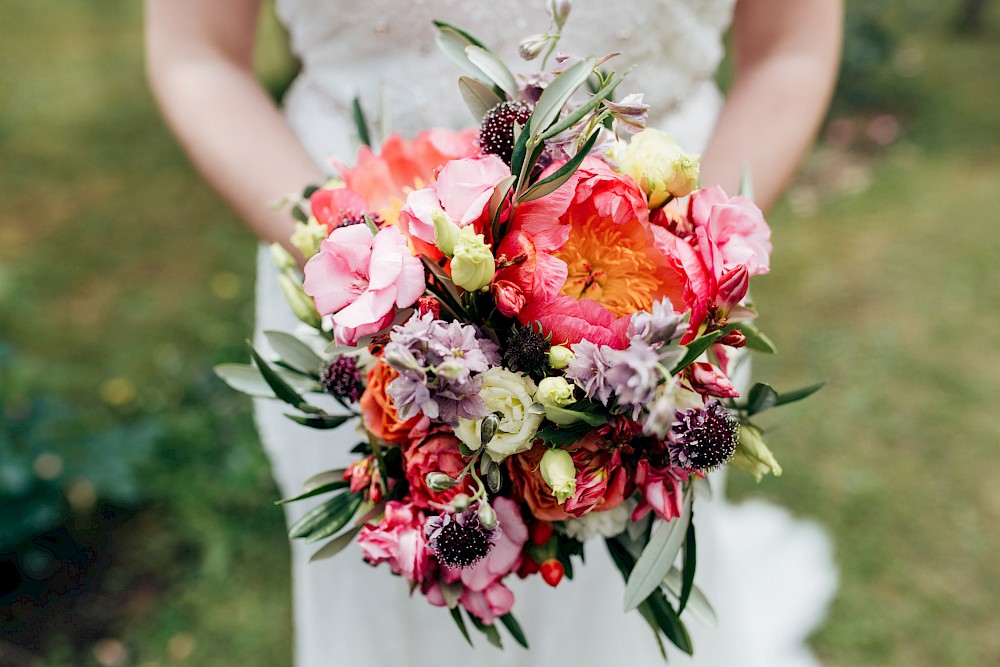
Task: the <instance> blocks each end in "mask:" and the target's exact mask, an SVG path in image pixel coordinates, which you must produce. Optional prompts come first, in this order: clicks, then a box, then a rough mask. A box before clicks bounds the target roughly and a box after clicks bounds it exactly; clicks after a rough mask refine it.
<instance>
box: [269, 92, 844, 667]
mask: <svg viewBox="0 0 1000 667" xmlns="http://www.w3.org/2000/svg"><path fill="white" fill-rule="evenodd" d="M297 97H298V100H297V101H296V100H295V99H294V98H293V100H292V101H293V104H292V106H291V107H289V108H287V110H286V113H287V114H288V117H289V121H290V123H291V125H292V127H293V128H295V129H296V131H297V132H299V133H300V136H308V133H309V129H310V125H312V124H313V123H314V122H319V121H318V120H316V121H314V120H313V119H314V118H315V117H314V116H313V115H312V114H311V113H310V112H309V111H308V110H309V109H310V100H309V99H308V98H307V97H306V98H305V99H303V98H304V96H303V95H302V94H300V95H298V96H297ZM720 105H721V97H720V96H719V94H718V91H717V90H716V89H715V87H714V86H713V85H711V84H706V85H705V86H703V87H702V88H701V89H700V90H699V91H698V92H697V93H696V94H693V95H692V96H691V98H690V99H689V102H688V104H686V105H685V106H684V108H682V109H681V110H680V111H678V112H677V113H676V114H675V115H673V116H671V117H669V118H665V119H662V120H661V121H660V122H658V123H657V125H658V126H659V127H661V128H664V129H668V130H671V131H673V132H674V133H675V134H677V135H678V136H679V138H681V140H682V142H683V143H684V144H685V145H687V146H692V147H697V146H704V145H705V143H706V142H707V138H708V135H709V133H710V132H711V128H712V126H713V125H714V122H715V118H716V116H717V113H718V110H719V108H720ZM299 109H300V110H301V111H299ZM328 120H329V119H328ZM342 127H345V128H347V127H349V125H348V124H347V123H346V121H345V122H344V123H343V124H342ZM346 137H347V134H346V132H345V134H344V140H343V143H344V145H343V146H342V147H335V148H339V149H340V152H339V156H345V155H348V153H347V148H348V146H347V138H346ZM316 157H317V160H320V158H321V157H322V156H320V155H317V156H316ZM275 275H276V274H275V270H274V268H273V266H272V264H271V261H270V257H269V254H268V253H267V251H266V249H265V248H263V247H262V248H261V250H260V253H259V255H258V280H257V335H256V342H257V344H258V345H259V346H260V348H259V349H263V350H265V351H266V350H267V349H268V348H267V345H266V342H265V341H264V340H263V339H262V337H261V332H262V331H264V330H268V329H277V330H285V331H291V330H294V329H295V328H296V327H297V326H298V322H297V321H296V320H295V319H294V317H293V316H292V314H291V312H290V311H289V308H288V306H287V305H286V304H285V302H284V299H283V297H282V295H281V292H280V289H279V288H278V285H277V281H276V278H275ZM282 413H283V406H282V405H281V404H278V403H276V402H274V401H266V400H258V401H257V403H256V420H257V426H258V431H259V434H260V438H261V441H262V442H263V444H264V447H265V449H266V451H267V454H268V456H269V457H270V460H271V462H272V466H273V473H274V477H275V480H276V481H277V483H278V486H279V487H280V489H281V491H282V493H283V494H284V495H285V496H291V495H295V494H296V493H298V492H299V491H300V490H301V485H302V482H303V481H304V480H305V479H307V478H308V477H309V476H311V475H313V474H315V473H317V472H320V471H323V470H328V469H332V468H339V467H342V466H344V465H346V464H348V463H349V462H350V461H351V460H352V455H351V454H349V450H350V448H351V447H352V446H353V445H354V444H355V443H357V442H359V438H358V434H357V432H356V430H355V428H356V427H355V426H350V425H345V426H343V427H341V428H339V429H337V430H333V431H317V430H311V429H308V428H305V427H302V426H299V425H298V424H295V423H293V422H292V421H290V420H288V419H287V418H286V417H284V416H283V414H282ZM722 482H723V480H722V479H720V478H717V479H715V480H714V486H715V487H716V489H715V491H716V492H715V496H714V498H713V499H711V500H704V499H702V500H699V501H698V502H697V503H696V507H695V516H696V526H697V530H698V547H699V548H698V551H699V568H698V574H697V578H696V583H697V584H698V585H699V586H700V587H701V588H702V589H703V590H704V591H705V592H706V594H707V595H708V598H709V600H710V601H711V603H712V604H713V605H714V607H715V609H716V612H717V615H718V618H719V623H718V626H717V627H714V628H710V627H706V626H704V625H701V624H700V623H698V622H697V621H695V620H691V619H688V627H689V630H690V631H691V634H692V638H693V641H694V645H695V657H694V658H687V657H686V656H684V655H682V654H681V653H680V652H679V651H677V650H676V649H673V648H672V647H668V651H669V652H670V663H671V664H674V665H697V666H700V667H708V666H717V667H808V666H811V665H817V664H818V662H817V660H816V659H815V657H814V656H813V655H812V654H811V652H810V650H809V649H808V647H807V645H806V643H805V640H806V638H807V637H808V635H809V633H810V632H811V631H812V630H813V629H814V628H815V627H816V626H817V624H818V623H819V622H820V621H821V619H822V617H823V615H824V612H825V609H826V606H827V604H828V602H829V600H830V598H831V596H832V594H833V591H834V590H835V587H836V579H837V576H836V569H835V567H834V565H833V560H832V555H831V554H832V550H831V545H830V542H829V540H828V538H827V536H826V534H825V533H824V532H823V531H822V530H821V529H820V528H819V527H818V526H816V525H815V524H813V523H810V522H806V521H801V520H797V519H794V518H793V517H792V516H791V515H790V514H789V512H788V511H787V510H785V509H782V508H779V507H776V506H774V505H771V504H768V503H764V502H760V501H753V502H748V503H743V504H741V505H732V504H729V503H728V502H726V501H725V499H724V497H723V495H724V494H723V493H722V492H721V487H722ZM312 505H313V503H312V502H310V501H305V502H301V503H293V504H291V505H287V506H286V512H287V518H288V520H289V521H294V520H295V519H296V518H297V517H298V516H300V515H301V514H302V513H303V512H305V511H306V510H307V509H309V507H311V506H312ZM275 546H276V548H284V546H283V545H275ZM316 548H317V546H316V545H305V544H303V543H302V542H300V541H294V542H293V543H292V547H291V549H292V568H293V572H292V577H293V595H294V610H295V619H294V622H295V656H296V657H295V664H296V665H297V666H298V667H331V666H339V665H344V666H345V667H347V666H350V667H368V666H372V667H374V666H378V667H385V666H386V665H393V666H396V665H400V666H403V665H405V666H408V667H425V666H426V667H431V666H432V665H433V666H435V667H439V666H440V665H477V666H478V667H502V666H510V667H514V666H517V667H533V666H536V665H537V666H539V667H541V666H543V665H544V666H545V667H551V666H552V665H580V666H581V667H589V666H591V665H594V666H597V665H601V666H617V665H628V666H629V667H645V666H647V665H648V666H650V667H652V666H657V665H662V664H663V659H662V657H661V656H660V654H659V650H658V648H657V646H656V642H655V640H654V639H653V636H652V633H651V630H650V629H649V627H648V626H647V625H646V623H645V622H644V621H643V619H642V618H641V617H640V616H639V615H638V614H637V613H635V612H631V613H628V614H625V613H623V611H622V595H623V592H624V584H623V582H622V577H621V575H620V573H619V572H618V570H617V569H616V568H615V566H614V565H613V563H612V561H611V559H610V557H609V555H608V553H607V550H606V548H605V546H604V544H603V542H602V541H600V540H595V541H594V542H592V543H589V544H588V545H587V548H586V565H585V566H582V567H578V568H577V571H576V577H575V578H574V579H573V580H566V579H564V580H563V582H562V583H560V584H559V586H558V587H557V588H555V589H552V588H549V587H548V586H546V585H545V584H544V583H543V582H542V581H541V580H540V579H539V578H537V577H532V578H530V579H529V580H527V581H524V582H522V581H519V580H517V578H516V577H511V579H510V583H511V588H512V589H513V591H514V593H515V596H516V603H515V607H514V613H515V615H516V616H517V617H518V619H519V620H520V622H521V624H522V626H523V627H524V629H525V631H526V633H527V635H528V639H529V642H530V644H531V650H530V651H524V650H523V649H521V648H520V647H519V646H517V645H516V644H515V643H514V642H513V641H512V640H509V639H508V641H507V642H506V644H507V648H506V650H505V651H503V652H501V651H498V650H496V649H494V648H493V647H491V646H489V645H487V644H486V642H485V640H484V639H481V638H480V639H479V641H478V642H477V644H478V647H477V648H476V649H475V650H473V649H470V648H469V647H468V646H467V645H466V644H465V642H464V640H463V639H462V638H461V636H460V635H459V633H458V631H457V629H456V628H454V627H453V623H452V620H451V618H450V617H449V614H448V612H447V610H445V609H441V608H437V607H432V606H431V605H429V604H428V603H427V602H426V601H425V600H423V599H421V596H420V595H419V594H417V595H414V596H412V597H411V596H409V594H408V586H407V584H406V582H405V581H403V580H402V579H400V578H398V577H394V576H392V575H391V574H390V572H389V571H388V570H387V569H386V568H385V567H371V566H369V565H367V564H366V563H364V562H363V561H362V559H361V554H360V552H359V550H357V549H356V548H349V549H347V550H345V551H344V552H342V553H341V554H339V555H338V556H337V557H335V558H333V559H329V560H324V561H320V562H317V563H312V564H310V563H309V562H308V561H309V556H310V554H311V552H312V551H313V550H315V549H316ZM276 622H281V621H280V619H279V620H276ZM474 634H475V633H474ZM501 634H503V631H501ZM474 639H477V638H476V637H474Z"/></svg>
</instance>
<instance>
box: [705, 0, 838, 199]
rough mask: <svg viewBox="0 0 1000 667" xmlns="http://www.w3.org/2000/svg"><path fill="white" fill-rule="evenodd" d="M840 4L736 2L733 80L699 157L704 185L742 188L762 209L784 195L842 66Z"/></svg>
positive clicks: (824, 0)
mask: <svg viewBox="0 0 1000 667" xmlns="http://www.w3.org/2000/svg"><path fill="white" fill-rule="evenodd" d="M842 30H843V0H738V2H737V4H736V14H735V16H734V19H733V45H734V49H735V52H734V56H735V65H736V76H735V79H734V81H733V86H732V88H731V89H730V91H729V96H728V99H727V101H726V105H725V107H723V110H722V115H721V116H720V117H719V123H718V125H717V126H716V128H715V132H714V134H713V135H712V139H711V141H710V142H709V145H708V149H707V150H706V151H705V155H704V156H703V159H702V178H701V182H702V184H703V185H714V184H720V185H722V186H723V188H725V190H726V191H727V192H729V193H735V192H736V190H737V189H738V188H739V182H740V176H741V171H742V167H743V165H744V164H746V165H749V167H750V173H751V176H752V177H753V185H754V198H755V200H756V202H757V205H758V206H760V207H761V208H762V209H767V208H768V207H769V206H771V205H772V204H773V203H774V202H775V200H776V199H777V198H778V197H779V195H780V194H781V192H782V190H783V189H784V187H785V185H786V184H787V183H788V180H789V179H790V178H791V177H792V175H793V174H794V173H795V170H796V168H797V167H798V165H799V162H801V160H802V158H803V156H804V155H805V153H806V151H807V150H808V149H809V146H810V145H811V143H812V140H813V137H814V136H815V134H816V130H817V129H818V128H819V124H820V122H821V121H822V120H823V115H824V114H825V113H826V109H827V106H828V105H829V103H830V96H831V94H832V92H833V84H834V82H835V80H836V75H837V65H838V63H839V61H840V43H841V33H842Z"/></svg>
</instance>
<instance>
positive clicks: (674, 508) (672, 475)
mask: <svg viewBox="0 0 1000 667" xmlns="http://www.w3.org/2000/svg"><path fill="white" fill-rule="evenodd" d="M689 474H690V473H689V472H688V471H686V470H684V469H682V468H654V467H653V466H651V465H650V464H649V461H647V460H646V459H642V460H640V461H639V463H638V465H637V466H636V470H635V485H636V487H637V488H638V489H639V494H640V495H639V504H638V505H636V507H635V509H634V510H632V521H639V520H640V519H642V518H643V517H644V516H646V515H647V514H649V511H650V510H653V512H655V513H656V515H657V516H658V517H660V518H661V519H663V520H664V521H672V520H673V519H676V518H677V517H679V516H680V515H681V507H682V505H683V503H684V482H686V481H687V478H688V476H689Z"/></svg>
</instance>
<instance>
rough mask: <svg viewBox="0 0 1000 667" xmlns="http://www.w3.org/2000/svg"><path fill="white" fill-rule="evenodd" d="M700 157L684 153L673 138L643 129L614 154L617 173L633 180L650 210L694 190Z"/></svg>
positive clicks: (656, 131) (649, 129)
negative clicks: (617, 168) (646, 199)
mask: <svg viewBox="0 0 1000 667" xmlns="http://www.w3.org/2000/svg"><path fill="white" fill-rule="evenodd" d="M700 157H701V156H700V155H696V154H694V153H685V152H684V151H683V150H682V149H681V147H680V146H678V145H677V142H676V141H674V138H673V136H671V135H670V134H669V133H667V132H661V131H660V130H655V129H652V128H647V129H645V130H643V131H642V132H639V133H637V134H636V135H635V136H633V137H632V140H631V141H630V142H629V144H628V146H627V147H625V148H619V149H618V150H616V151H615V155H614V158H615V159H616V160H617V161H618V165H619V169H620V171H622V172H623V173H626V174H628V175H629V176H631V177H632V178H634V179H635V180H636V182H637V183H638V184H639V187H641V188H642V191H643V192H645V193H646V197H648V199H649V206H650V208H657V207H659V206H662V205H663V204H664V203H666V202H667V200H668V199H669V198H670V197H685V196H687V195H689V194H691V192H692V191H693V190H694V189H695V188H696V187H697V186H698V174H699V172H700V169H701V166H700V163H699V159H700Z"/></svg>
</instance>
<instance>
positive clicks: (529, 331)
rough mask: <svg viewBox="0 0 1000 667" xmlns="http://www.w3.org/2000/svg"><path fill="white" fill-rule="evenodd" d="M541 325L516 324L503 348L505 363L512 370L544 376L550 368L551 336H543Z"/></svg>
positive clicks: (534, 375)
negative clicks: (536, 326)
mask: <svg viewBox="0 0 1000 667" xmlns="http://www.w3.org/2000/svg"><path fill="white" fill-rule="evenodd" d="M540 329H541V327H539V330H536V329H535V328H534V326H532V325H530V324H529V325H528V326H526V327H521V326H517V325H514V327H513V328H512V329H511V332H510V337H509V338H508V339H507V344H506V345H505V346H504V350H503V363H504V366H506V367H507V368H508V369H510V370H512V371H520V372H521V373H526V374H528V375H531V376H533V377H536V378H538V377H543V376H545V374H546V373H547V372H548V369H549V337H548V336H543V335H542V333H541V330H540Z"/></svg>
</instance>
